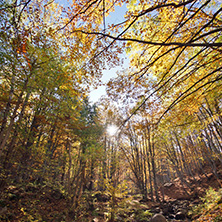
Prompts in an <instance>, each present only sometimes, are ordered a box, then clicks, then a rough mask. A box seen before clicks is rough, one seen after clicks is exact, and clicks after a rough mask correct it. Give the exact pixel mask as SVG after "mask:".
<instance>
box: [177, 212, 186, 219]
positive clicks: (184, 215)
mask: <svg viewBox="0 0 222 222" xmlns="http://www.w3.org/2000/svg"><path fill="white" fill-rule="evenodd" d="M185 218H186V214H185V212H184V211H178V212H177V213H176V216H175V219H176V220H184V219H185Z"/></svg>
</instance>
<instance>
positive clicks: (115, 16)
mask: <svg viewBox="0 0 222 222" xmlns="http://www.w3.org/2000/svg"><path fill="white" fill-rule="evenodd" d="M56 2H58V3H59V4H61V5H63V6H64V7H66V6H68V5H69V3H68V0H56ZM69 2H71V0H69ZM126 10H127V8H126V6H125V5H123V6H122V7H120V6H116V7H115V12H112V13H110V15H109V16H107V17H106V25H108V24H109V23H110V24H118V23H120V22H122V21H123V20H124V15H125V12H126ZM124 56H125V55H124ZM127 66H128V60H126V61H125V63H124V65H123V67H120V66H119V67H113V68H112V69H110V70H108V69H107V70H104V71H103V77H102V83H103V84H105V83H107V82H108V81H109V80H110V79H111V78H114V77H116V76H117V75H116V72H117V71H119V70H121V69H123V68H126V67H127ZM103 95H106V90H105V86H104V85H103V86H99V87H98V89H96V90H93V91H92V92H91V93H90V95H89V98H90V101H91V102H93V103H96V102H98V100H99V98H100V97H101V96H103Z"/></svg>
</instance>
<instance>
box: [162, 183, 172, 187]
mask: <svg viewBox="0 0 222 222" xmlns="http://www.w3.org/2000/svg"><path fill="white" fill-rule="evenodd" d="M173 185H174V184H173V183H165V184H164V185H163V186H164V187H167V188H170V187H172V186H173Z"/></svg>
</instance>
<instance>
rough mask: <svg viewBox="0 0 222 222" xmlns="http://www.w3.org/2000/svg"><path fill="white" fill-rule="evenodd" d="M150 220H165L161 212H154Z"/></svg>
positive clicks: (161, 221) (155, 221) (157, 221)
mask: <svg viewBox="0 0 222 222" xmlns="http://www.w3.org/2000/svg"><path fill="white" fill-rule="evenodd" d="M150 222H167V221H166V218H165V217H164V216H163V215H162V214H155V215H154V216H153V217H152V218H151V219H150Z"/></svg>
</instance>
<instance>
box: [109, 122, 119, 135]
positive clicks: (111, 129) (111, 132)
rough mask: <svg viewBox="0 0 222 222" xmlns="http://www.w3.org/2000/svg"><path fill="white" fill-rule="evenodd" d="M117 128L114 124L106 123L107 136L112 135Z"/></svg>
mask: <svg viewBox="0 0 222 222" xmlns="http://www.w3.org/2000/svg"><path fill="white" fill-rule="evenodd" d="M117 130H118V127H117V126H116V125H108V127H107V130H106V131H107V133H108V134H109V136H114V135H115V134H116V132H117Z"/></svg>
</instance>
